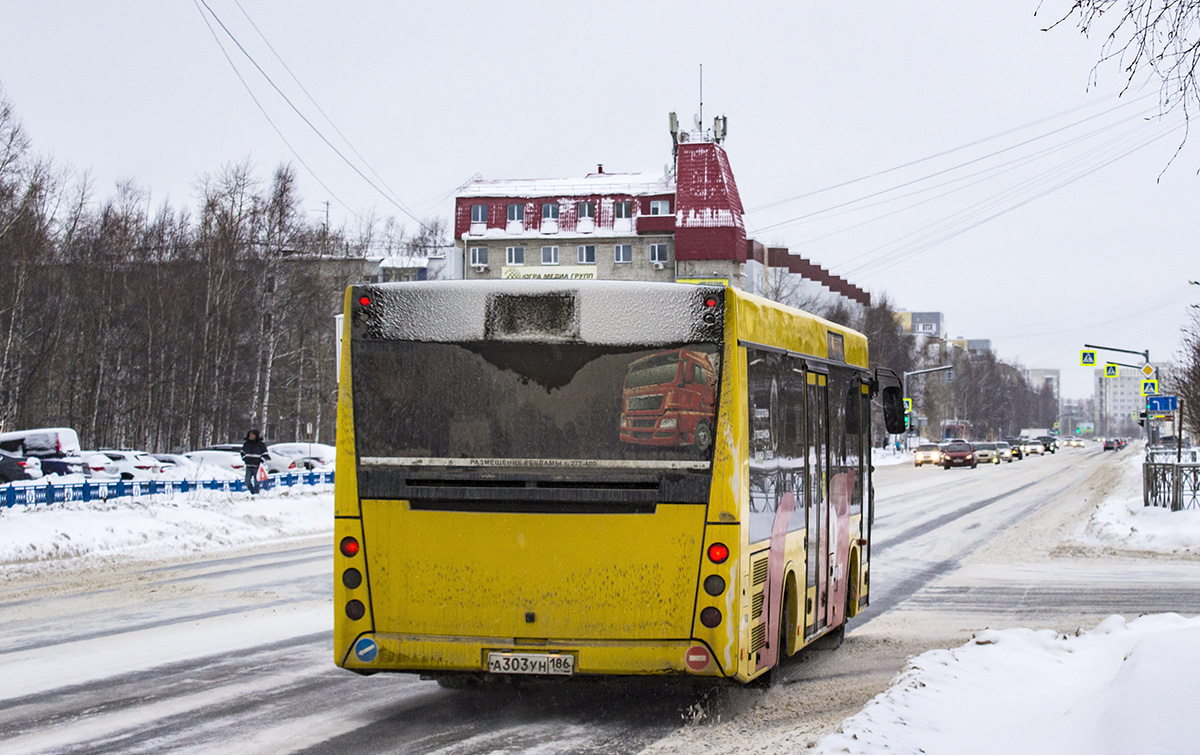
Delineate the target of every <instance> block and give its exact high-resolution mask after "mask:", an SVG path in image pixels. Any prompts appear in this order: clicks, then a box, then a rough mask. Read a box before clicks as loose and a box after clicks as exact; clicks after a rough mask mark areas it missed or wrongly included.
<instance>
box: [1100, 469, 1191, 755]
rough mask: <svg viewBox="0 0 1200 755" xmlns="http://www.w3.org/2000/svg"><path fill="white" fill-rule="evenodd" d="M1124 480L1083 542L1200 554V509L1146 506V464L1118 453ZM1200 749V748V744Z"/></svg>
mask: <svg viewBox="0 0 1200 755" xmlns="http://www.w3.org/2000/svg"><path fill="white" fill-rule="evenodd" d="M1118 453H1120V454H1122V455H1123V456H1124V458H1122V459H1120V461H1119V464H1120V479H1119V481H1118V482H1117V484H1116V485H1115V486H1114V488H1113V489H1112V490H1111V491H1110V492H1109V494H1108V495H1107V496H1105V498H1104V500H1103V501H1101V502H1100V504H1099V505H1098V506H1097V507H1096V510H1095V511H1094V512H1093V513H1092V516H1091V519H1089V520H1088V523H1087V525H1086V526H1085V527H1084V529H1083V532H1082V533H1081V534H1080V535H1079V540H1081V541H1082V542H1084V543H1086V544H1090V545H1101V546H1106V547H1110V548H1111V547H1114V546H1115V547H1117V548H1121V549H1123V550H1138V551H1153V552H1157V553H1178V554H1190V553H1196V554H1200V509H1185V510H1183V511H1170V510H1169V509H1163V508H1157V507H1148V506H1144V505H1143V504H1142V461H1143V457H1142V455H1141V454H1138V453H1130V452H1129V451H1120V452H1118ZM1197 746H1198V747H1200V745H1197Z"/></svg>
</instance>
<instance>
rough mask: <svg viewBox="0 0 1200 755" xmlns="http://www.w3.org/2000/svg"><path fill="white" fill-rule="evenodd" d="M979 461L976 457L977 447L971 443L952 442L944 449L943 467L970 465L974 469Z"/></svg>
mask: <svg viewBox="0 0 1200 755" xmlns="http://www.w3.org/2000/svg"><path fill="white" fill-rule="evenodd" d="M978 463H979V462H978V461H977V460H976V459H975V448H974V446H972V445H971V444H970V443H951V444H949V445H948V446H946V450H944V451H942V467H943V468H945V469H949V468H950V467H970V468H971V469H974V468H975V466H976V465H977V464H978Z"/></svg>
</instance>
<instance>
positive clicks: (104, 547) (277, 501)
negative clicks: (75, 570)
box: [0, 485, 333, 564]
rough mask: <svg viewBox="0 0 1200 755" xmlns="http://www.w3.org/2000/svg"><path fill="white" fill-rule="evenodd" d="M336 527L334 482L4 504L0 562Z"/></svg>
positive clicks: (182, 547)
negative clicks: (256, 492)
mask: <svg viewBox="0 0 1200 755" xmlns="http://www.w3.org/2000/svg"><path fill="white" fill-rule="evenodd" d="M332 528H333V486H332V485H317V486H297V487H294V488H279V489H276V490H273V491H270V492H264V493H261V494H259V495H257V496H251V495H250V494H249V493H225V492H220V491H207V490H206V491H194V492H189V493H175V494H172V495H155V496H143V497H139V498H119V499H110V500H108V501H89V502H83V501H75V502H70V503H57V504H53V505H50V506H15V507H12V508H5V509H0V563H8V564H11V563H21V562H36V561H45V560H49V559H61V558H69V557H79V556H91V557H106V556H122V557H132V558H138V559H158V558H174V557H178V556H180V555H182V554H185V553H189V552H198V551H204V550H214V549H221V548H229V547H234V546H240V545H245V544H248V543H254V542H261V541H267V540H278V539H281V538H286V537H294V536H300V535H308V534H313V533H318V532H324V531H328V530H332Z"/></svg>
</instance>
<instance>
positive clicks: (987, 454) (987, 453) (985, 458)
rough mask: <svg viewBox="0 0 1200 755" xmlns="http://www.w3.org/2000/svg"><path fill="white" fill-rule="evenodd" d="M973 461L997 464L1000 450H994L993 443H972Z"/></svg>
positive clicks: (994, 445)
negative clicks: (973, 450)
mask: <svg viewBox="0 0 1200 755" xmlns="http://www.w3.org/2000/svg"><path fill="white" fill-rule="evenodd" d="M972 445H973V446H974V447H975V461H977V462H979V463H980V464H999V463H1000V452H999V451H997V450H996V444H995V443H974V444H972Z"/></svg>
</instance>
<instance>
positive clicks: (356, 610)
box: [346, 600, 715, 621]
mask: <svg viewBox="0 0 1200 755" xmlns="http://www.w3.org/2000/svg"><path fill="white" fill-rule="evenodd" d="M714 610H715V609H714ZM366 615H367V607H366V606H364V605H363V604H362V601H361V600H352V601H350V602H349V603H347V604H346V616H348V617H350V619H351V620H352V621H358V620H359V619H361V618H362V617H364V616H366Z"/></svg>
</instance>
